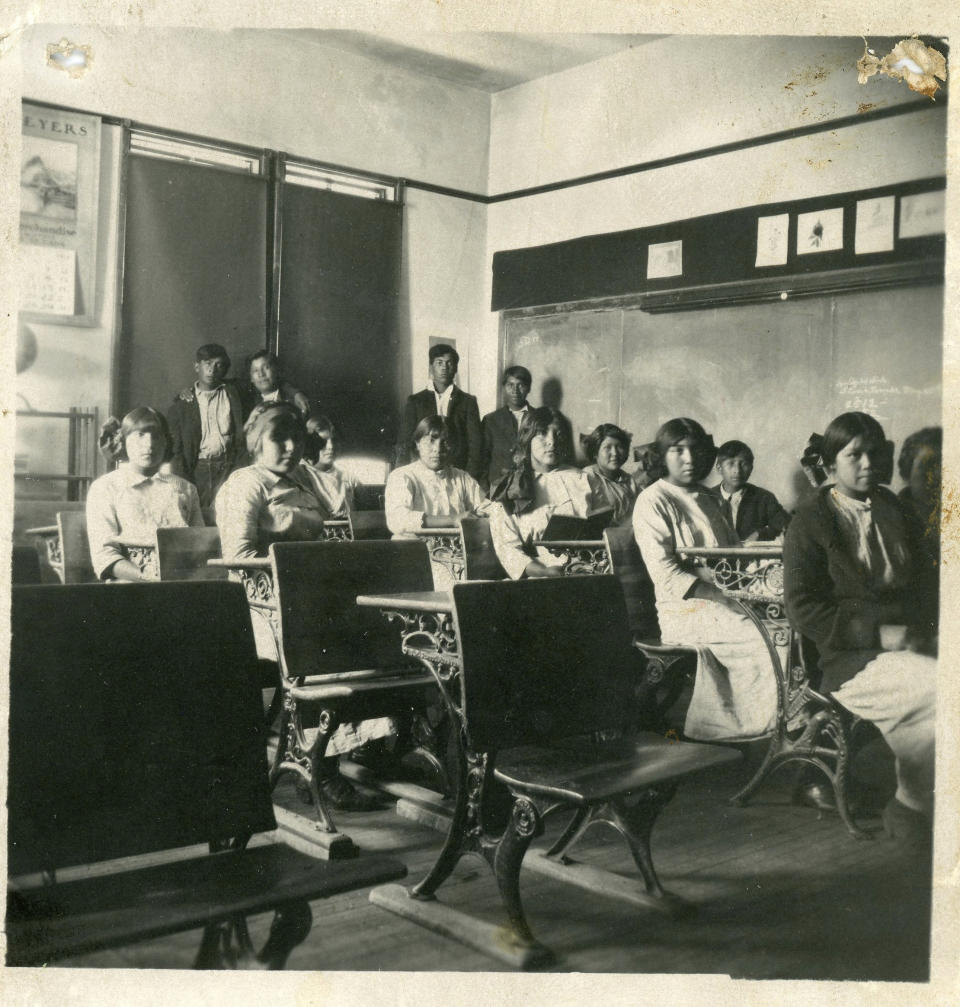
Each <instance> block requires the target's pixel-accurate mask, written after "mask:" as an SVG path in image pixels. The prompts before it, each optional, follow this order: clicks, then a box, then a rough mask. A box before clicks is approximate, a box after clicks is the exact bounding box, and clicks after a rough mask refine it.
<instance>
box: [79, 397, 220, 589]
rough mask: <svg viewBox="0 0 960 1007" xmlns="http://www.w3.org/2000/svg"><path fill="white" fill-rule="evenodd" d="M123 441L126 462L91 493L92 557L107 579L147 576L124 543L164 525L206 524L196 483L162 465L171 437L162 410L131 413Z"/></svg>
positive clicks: (141, 539) (149, 536)
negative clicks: (171, 472) (166, 469)
mask: <svg viewBox="0 0 960 1007" xmlns="http://www.w3.org/2000/svg"><path fill="white" fill-rule="evenodd" d="M114 422H115V421H114ZM119 441H120V445H119V446H120V453H119V457H120V458H121V459H122V462H121V465H120V467H119V468H117V469H115V470H114V471H113V472H108V473H107V474H106V475H102V476H100V478H99V479H96V480H94V482H93V484H92V485H91V486H90V490H89V492H88V493H87V507H86V510H87V539H88V541H89V544H90V558H91V560H92V563H93V569H94V571H95V572H96V574H97V576H98V577H99V578H100V579H101V580H144V579H145V578H144V574H142V573H141V572H140V570H139V568H138V567H137V566H136V565H135V564H134V563H131V562H130V560H128V559H127V558H126V554H125V553H124V550H123V545H122V543H123V542H124V541H127V542H136V543H138V544H142V543H148V542H152V541H153V539H154V537H155V535H156V531H157V529H158V528H186V527H188V526H193V527H201V526H202V525H203V515H202V514H201V512H200V498H199V497H198V496H197V488H196V486H194V485H193V483H190V482H187V480H186V479H181V478H180V476H175V475H170V474H169V473H165V472H161V471H160V466H161V465H162V464H163V462H164V461H166V460H167V459H168V458H169V457H170V443H171V442H170V430H169V428H168V426H167V421H166V418H165V417H164V416H163V414H162V413H158V412H157V411H156V410H155V409H151V408H150V407H149V406H141V407H140V408H138V409H134V410H132V411H131V412H129V413H127V415H126V416H124V418H123V420H122V422H121V424H120V430H119Z"/></svg>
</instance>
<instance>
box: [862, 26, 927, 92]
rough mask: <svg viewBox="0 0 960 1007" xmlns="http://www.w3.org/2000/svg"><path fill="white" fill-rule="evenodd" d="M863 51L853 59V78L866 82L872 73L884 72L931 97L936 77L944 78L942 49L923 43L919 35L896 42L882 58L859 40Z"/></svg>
mask: <svg viewBox="0 0 960 1007" xmlns="http://www.w3.org/2000/svg"><path fill="white" fill-rule="evenodd" d="M863 47H864V48H863V55H862V56H861V57H860V59H858V60H857V81H858V83H860V84H866V82H867V81H868V80H869V79H870V78H871V77H873V76H874V75H875V74H885V75H886V76H888V77H892V78H893V79H894V80H902V81H905V82H906V84H907V87H909V88H910V90H911V91H916V92H917V93H918V94H924V95H926V96H927V97H928V98H930V99H931V101H932V100H934V95H935V94H936V93H937V91H938V90H939V88H940V84H938V83H937V81H938V80H940V81H944V82H946V79H947V61H946V58H945V57H944V55H943V53H941V52H939V51H938V50H937V49H934V48H932V47H931V46H928V45H926V44H924V43H923V42H922V41H921V40H920V39H919V38H907V39H904V40H903V41H901V42H898V43H897V44H896V45H895V46H894V47H893V48H892V49H891V50H890V52H888V53H887V55H886V56H884V57H883V58H882V59H881V58H880V57H879V56H877V54H876V53H875V52H874V51H873V50H872V49H871V48H870V45H869V43H868V42H867V40H866V39H864V40H863Z"/></svg>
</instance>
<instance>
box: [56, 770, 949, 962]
mask: <svg viewBox="0 0 960 1007" xmlns="http://www.w3.org/2000/svg"><path fill="white" fill-rule="evenodd" d="M757 756H758V753H757V752H756V751H750V752H748V758H747V760H746V762H745V763H744V764H742V765H741V766H738V767H734V769H733V770H730V769H726V770H724V771H723V772H720V773H718V774H715V775H713V776H712V777H709V778H707V777H704V778H702V779H700V780H698V781H695V782H693V783H690V784H688V785H687V786H686V787H685V788H683V789H681V791H680V793H679V794H678V795H677V797H676V798H675V799H674V801H673V802H672V804H671V805H670V806H669V807H668V808H667V810H666V811H665V813H664V814H663V816H662V817H661V819H660V821H659V823H658V825H657V828H656V829H655V832H654V856H655V862H656V863H657V866H658V870H659V873H660V877H661V880H662V881H663V883H664V885H665V887H667V888H668V889H670V890H672V891H674V892H675V893H677V894H678V895H681V896H683V897H684V898H686V899H688V900H690V901H692V902H694V903H695V904H696V905H697V907H698V911H697V912H696V914H695V915H694V916H692V917H690V918H686V919H682V920H676V921H672V920H669V919H666V918H663V917H661V916H659V915H657V914H654V913H651V912H648V911H643V910H638V909H636V908H632V907H630V906H628V905H626V904H624V903H621V902H618V901H615V900H613V899H609V898H601V897H598V896H595V895H592V894H590V893H587V892H584V891H582V890H581V889H578V888H574V887H572V886H569V885H566V884H564V883H562V882H559V881H554V880H552V879H550V878H547V877H544V876H543V875H540V874H535V873H532V872H531V871H526V870H525V871H524V873H523V876H522V890H523V897H524V903H525V909H526V912H527V916H528V919H529V921H530V924H531V926H532V928H533V930H534V932H535V933H536V934H537V936H538V937H539V938H540V940H541V941H542V942H543V943H544V944H546V945H547V946H548V947H550V948H551V949H552V950H553V951H554V952H555V953H556V955H557V959H558V960H557V962H556V964H555V965H554V966H552V970H553V971H561V972H565V971H578V972H640V973H723V974H729V975H732V976H734V977H739V978H756V979H761V978H780V979H800V978H805V979H834V980H868V979H874V980H900V981H915V982H921V981H925V980H926V979H927V978H928V973H927V969H928V964H927V963H928V954H929V912H930V906H929V901H930V900H929V888H930V881H929V876H928V875H927V874H926V873H925V872H924V870H923V869H922V868H920V867H918V865H917V864H916V862H915V860H914V859H913V858H910V857H907V856H905V855H904V854H902V853H901V852H900V850H899V848H898V847H896V846H895V845H894V844H893V843H892V842H891V841H889V840H887V839H886V838H884V837H883V835H882V833H881V834H880V835H879V836H878V838H876V839H874V840H872V841H867V842H857V841H856V840H853V839H852V838H850V836H849V835H848V834H847V833H846V831H845V830H844V829H843V827H842V826H841V825H840V823H839V821H838V820H837V819H836V818H835V817H832V816H831V817H824V818H822V819H820V820H818V817H817V812H815V811H813V810H811V809H808V808H801V807H796V806H794V805H793V804H791V803H790V790H791V782H792V781H791V777H790V775H789V771H786V770H785V771H784V772H783V778H782V779H778V778H777V777H774V778H773V779H772V780H771V781H770V782H769V783H768V784H767V785H766V786H765V787H764V789H763V790H762V791H761V792H760V794H759V795H758V797H757V798H756V799H755V800H754V802H753V803H751V805H749V806H748V807H745V808H734V807H730V806H729V805H728V804H727V803H726V797H727V796H728V795H729V794H731V793H732V792H734V791H735V790H736V789H737V785H738V782H739V781H741V780H743V779H745V774H746V773H747V772H748V771H749V770H750V769H751V768H752V767H753V766H754V765H755V764H756V759H757ZM866 769H867V770H868V773H867V775H868V776H870V778H871V782H873V783H877V782H878V781H882V780H885V779H886V774H887V772H888V771H889V764H888V763H885V757H884V756H882V755H881V756H879V757H876V756H875V757H874V758H873V762H872V764H871V763H870V762H869V761H868V763H867V764H866ZM276 801H277V804H278V806H279V807H280V808H282V809H287V814H288V815H289V813H290V812H293V813H295V814H298V815H304V816H306V819H307V820H309V815H310V809H309V808H307V807H304V806H303V805H301V804H299V802H298V801H297V798H296V795H295V793H294V788H293V786H292V781H291V779H290V778H289V777H288V778H287V780H285V781H282V782H281V784H280V786H279V787H278V788H277V792H276ZM864 821H865V822H866V823H867V824H870V825H873V826H876V827H879V820H878V819H877V818H876V817H874V818H872V819H871V818H866V819H864ZM338 824H339V825H340V827H341V829H342V831H345V832H347V833H348V834H350V835H351V836H352V837H353V839H354V840H355V842H356V843H357V844H358V845H359V846H360V847H361V849H362V851H363V852H364V853H382V852H389V853H391V854H392V855H394V856H397V857H399V858H400V859H402V860H403V861H404V862H405V863H406V864H407V865H408V868H409V879H410V880H414V881H415V880H417V879H419V878H420V877H422V876H423V875H424V873H425V872H426V870H427V869H428V868H429V866H430V864H431V863H432V861H433V859H434V857H435V856H436V853H437V851H438V850H439V847H440V844H441V840H442V836H441V835H440V834H439V833H438V832H436V831H434V830H432V829H430V828H428V827H426V826H424V825H421V824H418V823H414V822H411V821H409V820H407V819H405V818H402V817H400V816H398V815H397V814H396V811H395V809H394V807H393V806H392V805H391V803H390V801H389V800H388V799H385V801H384V808H383V810H380V811H376V812H369V813H366V814H352V815H348V814H342V815H340V816H338ZM307 831H308V832H309V829H307ZM272 838H276V835H275V836H274V837H272ZM578 857H579V859H582V860H584V861H588V862H591V863H594V864H596V865H598V866H602V867H605V868H607V869H609V870H612V871H617V872H621V873H624V874H631V873H632V871H631V868H632V861H631V860H630V858H629V855H628V853H627V851H626V848H625V847H624V846H623V844H622V842H620V840H619V839H618V838H617V837H616V836H615V835H614V834H613V833H612V832H609V833H608V832H606V830H605V829H597V830H594V831H593V832H592V833H588V836H587V837H586V839H585V840H584V843H583V846H582V847H581V848H580V852H579V853H578ZM441 898H442V900H443V901H444V902H446V903H447V904H449V905H452V906H456V907H460V908H464V909H469V910H470V912H472V913H473V914H474V915H477V916H481V917H483V918H484V919H487V920H488V921H491V922H495V923H500V922H502V920H503V917H502V915H501V912H500V904H499V899H498V895H497V892H496V887H495V885H494V882H493V878H492V876H491V874H490V872H489V870H488V869H487V867H486V865H485V864H484V863H483V862H482V861H480V860H479V859H477V858H472V857H470V858H466V859H465V860H463V861H461V864H460V866H459V867H458V869H457V871H456V872H455V874H454V876H453V877H452V878H451V879H450V880H449V881H448V882H447V884H446V885H445V886H444V887H443V888H442V889H441ZM269 922H270V917H269V916H262V917H257V918H254V919H253V920H251V921H250V924H251V932H252V934H253V936H254V940H255V943H256V944H257V945H258V946H259V944H260V943H261V942H262V940H263V939H264V938H265V935H266V932H267V928H268V926H269ZM197 944H198V934H196V933H190V934H181V935H178V936H175V937H170V938H164V939H162V940H155V941H150V942H146V943H143V944H140V945H137V946H135V947H130V948H125V949H123V950H120V951H111V952H101V953H97V954H90V955H86V956H84V957H82V958H77V959H72V960H69V961H65V962H63V963H62V964H63V965H66V966H71V967H102V968H105V967H128V968H145V967H149V968H188V967H189V966H190V964H191V961H192V958H193V955H194V953H195V951H196V948H197ZM288 968H289V969H304V970H314V969H323V970H338V969H349V970H361V971H363V970H397V971H409V970H417V971H420V970H424V971H429V970H453V971H457V970H470V971H474V970H501V969H503V968H505V966H503V965H500V964H498V963H497V962H496V961H494V960H492V959H490V958H488V957H486V956H484V955H481V954H480V953H478V952H476V951H473V950H471V949H469V948H466V947H463V946H462V945H460V944H458V943H456V942H454V941H453V940H450V939H448V938H445V937H441V936H438V935H435V934H432V933H429V932H427V931H426V930H423V929H421V928H420V927H418V926H416V925H415V924H413V923H410V922H408V921H406V920H404V919H401V918H400V917H398V916H395V915H393V914H391V913H389V912H387V911H385V910H383V909H380V908H378V907H376V906H373V905H371V904H370V902H369V901H368V893H367V892H365V891H361V892H354V893H351V894H347V895H342V896H338V897H336V898H333V899H329V900H327V901H326V902H321V903H316V904H315V905H314V925H313V929H312V931H311V933H310V935H309V937H308V938H307V940H306V941H305V942H304V943H303V944H302V945H300V946H299V947H298V948H297V949H296V950H295V951H294V952H293V954H292V955H291V957H290V960H289V963H288Z"/></svg>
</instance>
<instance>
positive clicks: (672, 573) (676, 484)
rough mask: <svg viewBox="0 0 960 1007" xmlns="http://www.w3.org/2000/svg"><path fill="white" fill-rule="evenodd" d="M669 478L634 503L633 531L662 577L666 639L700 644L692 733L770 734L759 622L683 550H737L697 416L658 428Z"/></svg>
mask: <svg viewBox="0 0 960 1007" xmlns="http://www.w3.org/2000/svg"><path fill="white" fill-rule="evenodd" d="M656 444H657V450H658V453H659V455H660V457H661V458H662V460H663V466H664V471H665V475H663V476H662V477H661V478H660V479H659V480H658V481H657V482H655V483H654V484H653V485H652V486H648V487H647V489H645V490H644V491H643V492H642V493H641V494H640V496H639V497H638V498H637V503H636V506H635V507H634V509H633V532H634V535H635V536H636V540H637V545H638V546H639V548H640V553H641V555H642V556H643V562H644V563H645V564H646V567H647V572H648V573H649V575H650V579H651V580H652V581H653V586H654V591H655V594H656V599H657V616H658V618H659V621H660V629H661V632H662V635H663V640H664V642H667V643H678V644H685V645H688V646H692V647H695V648H696V650H697V673H696V680H695V682H694V687H693V695H692V697H691V699H690V706H689V708H688V710H687V717H686V724H685V727H684V731H685V733H686V734H687V736H688V737H690V738H695V739H697V740H700V741H721V740H722V741H733V740H746V739H749V738H756V737H759V736H761V735H763V734H765V733H766V732H767V731H769V730H770V729H771V728H772V726H773V722H774V717H775V714H776V705H777V684H776V679H775V676H774V671H773V668H772V667H771V663H770V655H769V652H768V650H767V648H766V645H765V643H764V641H763V638H762V637H761V636H760V634H759V633H758V631H757V629H756V626H755V625H754V624H753V623H752V622H751V621H750V620H749V619H748V618H747V616H745V615H744V614H743V612H742V610H741V609H740V608H739V606H738V605H737V604H736V603H735V602H733V601H732V600H730V599H729V598H728V597H727V596H726V595H725V594H724V593H723V591H721V590H720V588H718V587H717V586H716V585H715V584H714V583H713V581H712V578H711V576H710V573H709V571H708V570H706V569H704V568H703V567H699V566H696V565H695V564H693V563H692V562H690V561H687V560H685V559H683V558H682V557H681V556H680V555H678V553H677V546H713V547H717V546H737V545H739V544H740V542H739V540H738V539H737V536H736V533H735V532H734V531H733V529H732V528H731V527H730V523H729V522H728V520H727V519H726V517H725V516H724V514H723V511H722V510H721V506H720V500H719V498H718V497H717V496H716V495H715V494H714V493H713V492H711V491H710V490H708V489H707V488H706V487H705V486H703V485H701V482H700V480H701V479H703V478H704V477H705V476H706V475H707V474H708V473H709V472H710V469H711V466H712V465H713V460H714V455H715V453H716V449H715V448H714V445H713V438H712V437H710V436H709V435H708V434H707V433H706V432H705V431H704V429H703V427H701V426H700V424H699V423H697V422H696V421H694V420H691V419H686V418H680V419H674V420H670V421H669V422H668V423H665V424H664V425H663V426H662V427H661V428H660V429H659V430H658V431H657V437H656Z"/></svg>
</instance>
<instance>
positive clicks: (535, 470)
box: [490, 406, 605, 580]
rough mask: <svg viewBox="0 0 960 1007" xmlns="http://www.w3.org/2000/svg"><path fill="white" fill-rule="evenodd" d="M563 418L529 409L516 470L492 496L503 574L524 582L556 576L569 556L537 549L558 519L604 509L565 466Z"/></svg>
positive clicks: (585, 481) (580, 475)
mask: <svg viewBox="0 0 960 1007" xmlns="http://www.w3.org/2000/svg"><path fill="white" fill-rule="evenodd" d="M565 442H566V436H565V434H564V426H563V422H562V419H561V417H560V414H559V413H558V412H557V411H556V410H555V409H551V408H550V407H549V406H541V407H540V408H539V409H530V410H528V411H527V412H526V413H525V414H524V417H523V421H522V422H521V424H520V429H519V430H518V431H517V444H516V448H515V450H514V456H513V469H512V470H511V471H510V472H509V473H508V474H507V475H506V476H504V478H503V479H501V480H500V482H499V483H498V484H497V485H496V487H495V488H494V489H493V490H492V491H491V493H490V498H491V500H493V501H494V505H493V506H492V507H491V508H490V535H491V537H492V538H493V548H494V550H495V552H496V554H497V558H498V559H499V560H500V563H501V565H502V566H503V568H504V570H506V571H507V573H508V574H509V576H510V577H512V578H513V579H514V580H517V579H519V578H520V577H557V576H559V575H560V574H561V573H562V572H563V567H564V565H565V564H566V562H567V559H566V557H563V556H554V555H552V554H551V553H549V552H547V550H546V549H543V548H538V547H537V546H536V544H535V543H536V541H537V540H538V539H541V538H543V533H544V531H545V530H546V527H547V523H548V522H549V520H550V518H551V517H553V515H554V514H563V515H569V516H572V517H587V515H588V514H590V512H591V511H593V510H597V509H599V508H601V507H603V506H605V501H604V500H603V498H602V496H599V495H598V494H597V493H596V492H595V490H594V487H593V485H592V483H591V481H590V479H589V477H588V476H587V475H586V474H585V473H584V472H582V471H581V470H580V469H576V468H574V467H573V466H572V465H561V464H560V459H561V458H563V457H564V456H565V452H566V450H567V448H568V445H567V444H566V443H565Z"/></svg>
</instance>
